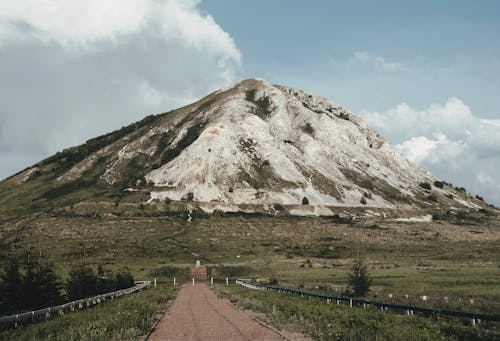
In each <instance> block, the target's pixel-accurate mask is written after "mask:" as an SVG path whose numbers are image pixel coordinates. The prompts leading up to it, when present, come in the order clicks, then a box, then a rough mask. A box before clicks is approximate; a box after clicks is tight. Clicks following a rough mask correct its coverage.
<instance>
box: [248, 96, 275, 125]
mask: <svg viewBox="0 0 500 341" xmlns="http://www.w3.org/2000/svg"><path fill="white" fill-rule="evenodd" d="M256 94H257V90H256V89H251V90H248V91H247V92H246V93H245V95H246V96H245V99H246V100H247V101H249V102H251V103H253V104H254V105H255V111H254V114H255V115H257V116H259V117H260V118H262V119H263V120H266V119H268V118H269V117H271V114H272V108H271V105H272V102H271V100H270V99H269V97H267V96H263V97H261V98H255V97H256Z"/></svg>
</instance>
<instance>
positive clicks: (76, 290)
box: [66, 264, 97, 301]
mask: <svg viewBox="0 0 500 341" xmlns="http://www.w3.org/2000/svg"><path fill="white" fill-rule="evenodd" d="M66 286H67V292H68V299H69V300H70V301H73V300H76V299H79V298H84V297H89V296H92V295H94V294H95V293H96V292H97V276H96V274H95V273H94V270H92V268H91V267H90V266H88V265H85V264H79V265H76V266H75V267H74V268H73V269H71V271H70V273H69V279H68V282H67V284H66Z"/></svg>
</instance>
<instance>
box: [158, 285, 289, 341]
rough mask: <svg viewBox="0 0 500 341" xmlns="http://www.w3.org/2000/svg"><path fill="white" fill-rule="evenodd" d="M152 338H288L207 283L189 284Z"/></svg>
mask: <svg viewBox="0 0 500 341" xmlns="http://www.w3.org/2000/svg"><path fill="white" fill-rule="evenodd" d="M149 340H281V341H282V340H284V339H283V338H282V337H281V336H280V335H279V334H278V333H276V332H274V331H273V330H271V329H269V328H266V327H264V326H263V325H261V324H260V323H258V322H257V321H255V320H254V319H252V318H251V317H250V316H249V315H247V314H246V313H244V312H243V311H241V310H238V309H236V308H234V307H233V306H232V305H230V304H229V303H228V302H226V301H223V300H221V299H219V298H218V297H217V296H216V295H215V294H214V292H213V291H212V290H210V289H209V288H208V286H207V285H206V284H195V285H194V286H193V285H192V284H185V285H184V286H183V287H182V288H181V290H180V291H179V294H178V295H177V298H176V300H175V301H174V302H173V303H172V305H171V306H170V308H169V310H168V312H167V313H166V314H165V316H163V318H162V319H161V321H160V323H158V325H157V326H156V328H155V330H154V331H153V333H152V334H151V336H150V337H149Z"/></svg>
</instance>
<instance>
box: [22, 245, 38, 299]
mask: <svg viewBox="0 0 500 341" xmlns="http://www.w3.org/2000/svg"><path fill="white" fill-rule="evenodd" d="M24 270H25V273H24V279H23V284H24V285H23V297H22V301H23V304H22V305H23V308H35V307H36V306H37V303H38V302H37V301H38V297H39V294H40V292H39V290H38V284H37V283H36V282H37V281H36V277H37V274H36V269H35V263H34V262H33V261H32V259H31V247H28V252H27V253H26V262H25V263H24Z"/></svg>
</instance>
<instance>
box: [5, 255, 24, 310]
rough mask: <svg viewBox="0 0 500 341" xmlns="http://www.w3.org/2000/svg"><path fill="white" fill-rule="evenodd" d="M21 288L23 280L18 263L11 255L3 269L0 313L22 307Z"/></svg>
mask: <svg viewBox="0 0 500 341" xmlns="http://www.w3.org/2000/svg"><path fill="white" fill-rule="evenodd" d="M22 288H23V281H22V277H21V274H20V272H19V264H18V263H17V260H16V259H15V257H12V258H11V259H10V262H9V264H8V265H7V268H6V269H5V270H4V273H3V276H2V284H1V286H0V292H1V293H2V298H1V301H0V312H1V313H2V315H4V314H8V313H13V312H16V311H18V310H19V309H21V308H22V303H23V302H22V301H21V297H22V296H23V290H22Z"/></svg>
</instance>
